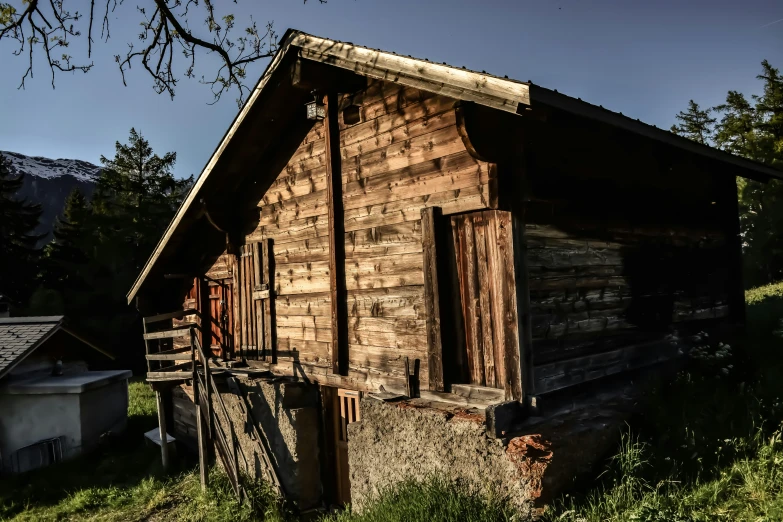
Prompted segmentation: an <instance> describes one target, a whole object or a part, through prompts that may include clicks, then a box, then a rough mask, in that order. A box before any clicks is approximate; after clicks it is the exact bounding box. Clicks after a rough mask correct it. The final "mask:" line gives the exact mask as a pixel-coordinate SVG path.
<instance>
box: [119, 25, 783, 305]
mask: <svg viewBox="0 0 783 522" xmlns="http://www.w3.org/2000/svg"><path fill="white" fill-rule="evenodd" d="M290 53H296V54H297V55H298V56H299V57H301V58H306V59H308V60H312V61H315V62H320V63H323V64H328V65H332V66H334V67H338V68H341V69H345V70H348V71H352V72H354V73H356V74H359V75H362V76H367V77H370V78H375V79H380V80H385V81H389V82H394V83H399V84H402V85H406V86H409V87H415V88H418V89H421V90H424V91H430V92H435V93H439V94H442V95H444V96H449V97H452V98H455V99H458V100H463V101H468V102H473V103H476V104H479V105H484V106H486V107H490V108H493V109H496V110H500V111H504V112H509V113H514V114H521V113H523V112H524V111H525V109H526V108H528V107H535V106H538V105H540V106H548V107H553V108H556V109H559V110H562V111H565V112H568V113H571V114H574V115H577V116H580V117H584V118H586V119H589V120H593V121H597V122H600V123H604V124H607V125H611V126H613V127H617V128H621V129H623V130H626V131H628V132H631V133H634V134H637V135H640V136H643V137H646V138H648V139H652V140H656V141H659V142H663V143H666V144H668V145H670V146H673V147H675V148H678V149H682V150H685V151H688V152H691V153H694V154H696V155H698V156H702V157H705V158H710V159H712V160H715V161H719V162H722V163H724V164H727V165H730V166H732V167H734V168H736V169H737V170H738V172H737V175H740V176H747V177H754V178H761V179H769V178H772V177H774V178H779V179H783V172H781V171H779V170H776V169H774V168H772V167H769V166H767V165H764V164H761V163H758V162H755V161H751V160H748V159H745V158H741V157H738V156H734V155H732V154H729V153H727V152H724V151H721V150H718V149H714V148H712V147H709V146H706V145H702V144H699V143H696V142H694V141H692V140H689V139H687V138H683V137H681V136H677V135H675V134H673V133H671V132H669V131H667V130H664V129H659V128H657V127H655V126H653V125H648V124H646V123H643V122H641V121H640V120H638V119H633V118H630V117H628V116H625V115H623V114H621V113H617V112H613V111H610V110H608V109H605V108H603V107H601V106H596V105H592V104H590V103H587V102H584V101H582V100H581V99H577V98H573V97H570V96H567V95H565V94H562V93H558V92H557V91H556V90H551V89H547V88H545V87H541V86H539V85H535V84H533V83H532V82H522V81H518V80H513V79H510V78H507V77H504V78H501V77H499V76H495V75H492V74H488V73H486V72H483V71H482V72H477V71H472V70H468V69H465V68H464V67H462V68H459V67H454V66H450V65H447V64H445V63H443V64H439V63H435V62H431V61H429V60H427V59H420V58H413V57H410V56H402V55H398V54H396V53H393V52H388V51H382V50H379V49H372V48H368V47H362V46H359V45H355V44H353V43H350V42H341V41H338V40H330V39H327V38H321V37H318V36H314V35H311V34H307V33H304V32H302V31H297V30H293V29H289V30H288V31H286V33H285V34H284V35H283V37H282V38H281V44H280V47H279V49H278V51H277V53H276V54H275V56H274V57H273V58H272V60H271V61H270V63H269V64H268V66H267V68H266V70H265V71H264V73H263V74H262V75H261V78H260V79H259V81H258V83H257V84H256V86H255V87H254V88H253V90H252V92H251V93H250V95H249V96H248V98H247V101H246V102H245V104H244V105H243V106H242V108H241V109H240V110H239V113H238V114H237V116H236V118H235V119H234V121H233V123H232V124H231V126H230V127H229V129H228V130H227V131H226V133H225V135H224V136H223V139H222V140H221V141H220V143H219V144H218V146H217V148H216V149H215V152H214V153H213V154H212V156H211V157H210V159H209V161H208V162H207V164H206V166H205V167H204V169H203V170H202V172H201V174H200V175H199V177H198V179H197V180H196V183H195V184H194V185H193V187H192V188H191V190H190V192H189V193H188V195H187V196H186V198H185V200H184V201H183V203H182V205H181V206H180V208H179V209H178V210H177V213H176V215H175V216H174V218H173V219H172V221H171V223H170V224H169V226H168V228H167V229H166V231H165V232H164V234H163V236H162V238H161V239H160V241H159V243H158V245H157V247H156V248H155V250H154V251H153V253H152V254H151V256H150V258H149V260H148V261H147V263H146V264H145V266H144V268H143V269H142V271H141V273H140V274H139V276H138V278H137V279H136V281H135V283H134V284H133V287H132V288H131V289H130V291H129V292H128V295H127V298H128V303H130V302H131V301H132V300H133V298H134V297H135V296H136V295H137V293H138V292H139V290H140V289H141V287H142V285H143V284H144V281H145V280H146V278H147V276H148V275H149V273H150V270H151V269H152V267H153V266H154V265H155V264H156V263H157V262H158V260H159V259H160V258H161V256H162V255H163V254H164V251H165V250H166V246H167V244H168V243H169V241H170V239H171V238H172V236H174V235H175V234H177V233H178V232H179V230H178V229H179V228H180V225H181V224H182V220H183V217H184V216H185V215H186V214H187V213H189V212H196V211H197V210H196V209H194V208H193V207H196V206H197V205H194V203H195V202H196V201H197V200H198V199H199V197H200V194H201V190H202V188H203V186H204V183H205V181H206V180H207V178H208V177H209V176H210V175H212V172H213V171H215V170H218V171H219V170H220V165H221V157H222V156H223V153H224V152H225V150H226V148H227V145H228V144H229V142H230V141H231V140H232V139H233V138H234V137H235V136H236V135H237V133H238V132H242V130H243V125H242V124H243V121H244V120H245V118H246V116H247V115H248V113H249V112H250V109H251V108H252V107H253V105H254V104H255V103H256V101H257V100H258V99H259V96H260V94H261V93H262V92H263V91H264V89H265V88H266V87H267V84H270V78H271V77H272V75H273V73H274V72H275V71H276V70H277V69H278V67H279V66H280V65H281V63H282V62H283V59H284V58H285V57H286V56H287V55H289V54H290ZM245 127H247V125H245Z"/></svg>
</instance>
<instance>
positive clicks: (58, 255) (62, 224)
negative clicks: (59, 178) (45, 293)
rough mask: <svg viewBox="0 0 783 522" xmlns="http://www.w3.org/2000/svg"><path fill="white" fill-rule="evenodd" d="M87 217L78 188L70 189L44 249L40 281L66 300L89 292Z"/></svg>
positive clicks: (90, 236)
mask: <svg viewBox="0 0 783 522" xmlns="http://www.w3.org/2000/svg"><path fill="white" fill-rule="evenodd" d="M91 218H92V211H91V209H90V206H89V203H88V201H87V198H85V197H84V194H82V193H81V191H79V189H78V188H77V189H74V190H73V191H72V192H71V193H70V194H69V195H68V198H67V199H66V200H65V208H64V210H63V215H62V216H60V217H58V218H57V222H56V223H55V227H54V233H53V238H52V241H51V242H50V243H49V244H48V245H47V246H46V248H45V250H44V263H43V269H44V270H43V273H42V282H43V284H44V286H45V287H46V288H48V289H51V290H55V291H57V292H59V293H60V295H61V296H67V297H69V298H70V299H68V300H67V301H72V300H73V299H72V297H74V296H75V295H78V294H81V293H84V292H89V291H90V285H89V283H88V280H89V273H90V270H91V267H90V263H89V261H90V257H89V255H88V252H89V251H90V249H91V248H93V247H94V245H93V243H94V241H95V239H94V237H93V234H92V227H93V223H92V219H91ZM64 301H65V300H64ZM69 305H70V306H69ZM65 307H66V308H73V303H71V302H68V303H66V304H65Z"/></svg>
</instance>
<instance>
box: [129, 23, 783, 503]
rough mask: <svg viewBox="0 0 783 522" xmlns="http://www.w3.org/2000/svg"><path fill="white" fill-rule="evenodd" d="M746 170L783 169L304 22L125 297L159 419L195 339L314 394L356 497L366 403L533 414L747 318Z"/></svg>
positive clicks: (331, 452)
mask: <svg viewBox="0 0 783 522" xmlns="http://www.w3.org/2000/svg"><path fill="white" fill-rule="evenodd" d="M737 176H745V177H748V178H753V179H758V180H768V179H770V178H780V177H781V173H780V172H779V171H777V170H773V169H771V168H769V167H767V166H764V165H760V164H757V163H754V162H751V161H748V160H745V159H742V158H739V157H735V156H732V155H729V154H727V153H724V152H721V151H718V150H715V149H712V148H709V147H706V146H703V145H700V144H697V143H694V142H692V141H689V140H686V139H684V138H681V137H678V136H675V135H673V134H671V133H669V132H667V131H665V130H662V129H658V128H655V127H653V126H650V125H647V124H644V123H642V122H640V121H638V120H635V119H632V118H630V117H626V116H623V115H621V114H617V113H614V112H611V111H609V110H606V109H603V108H601V107H597V106H595V105H591V104H589V103H587V102H584V101H581V100H578V99H575V98H571V97H569V96H566V95H564V94H560V93H558V92H557V91H553V90H549V89H546V88H544V87H541V86H538V85H534V84H532V83H530V82H519V81H515V80H510V79H507V78H500V77H497V76H493V75H490V74H487V73H484V72H481V73H479V72H474V71H468V70H465V69H464V68H457V67H451V66H448V65H445V64H436V63H433V62H430V61H428V60H421V59H415V58H410V57H404V56H399V55H396V54H394V53H389V52H384V51H379V50H374V49H368V48H365V47H360V46H358V45H354V44H351V43H344V42H338V41H334V40H329V39H325V38H319V37H316V36H312V35H308V34H304V33H302V32H298V31H293V30H290V31H288V32H287V33H286V34H285V35H284V36H283V38H282V40H281V45H280V49H279V51H278V53H277V54H276V55H275V57H274V58H273V59H272V61H271V63H270V64H269V66H268V68H267V70H266V71H265V72H264V74H263V76H262V77H261V79H260V81H259V82H258V84H257V85H256V86H255V88H254V89H253V91H252V93H251V94H250V95H249V97H248V100H247V102H246V103H245V105H244V106H243V107H242V109H241V110H240V112H239V114H238V115H237V117H236V119H235V120H234V122H233V123H232V125H231V127H230V128H229V129H228V131H227V132H226V134H225V136H224V138H223V139H222V140H221V141H220V143H219V144H218V146H217V148H216V150H215V152H214V154H213V155H212V157H211V158H210V160H209V162H208V163H207V165H206V167H205V168H204V170H203V172H202V173H201V175H200V176H199V178H198V180H197V181H196V183H195V186H194V187H193V189H192V190H191V191H190V193H189V194H188V196H187V198H186V200H185V201H184V203H183V204H182V206H181V207H180V209H179V210H178V212H177V214H176V216H175V218H174V219H173V221H172V222H171V224H170V225H169V227H168V228H167V230H166V231H165V233H164V235H163V237H162V238H161V240H160V243H159V244H158V247H157V248H156V249H155V251H154V253H153V254H152V256H151V257H150V259H149V261H148V262H147V264H146V266H145V267H144V269H143V270H142V272H141V274H140V275H139V278H138V280H137V281H136V283H135V284H134V286H133V288H132V289H131V291H130V293H129V294H128V301H129V303H134V304H135V305H136V306H137V307H138V309H139V310H140V311H141V312H142V313H143V314H144V315H145V316H148V317H149V318H150V321H148V322H147V328H148V329H147V331H146V337H147V339H148V345H149V346H150V348H149V351H148V353H150V359H151V363H150V364H151V367H150V374H149V379H150V380H151V381H153V382H155V383H156V387H157V389H158V390H159V391H160V393H161V394H162V397H163V398H162V399H161V404H166V400H168V401H171V400H174V401H175V402H176V401H178V400H184V401H186V402H187V401H188V400H196V401H197V402H198V396H199V395H198V393H196V394H195V397H196V399H193V397H194V395H193V393H194V392H193V391H192V389H191V388H188V386H190V384H191V382H193V381H194V380H198V379H200V377H198V376H197V374H198V371H197V369H196V367H197V366H198V365H199V361H200V360H201V356H199V353H198V351H194V352H193V353H194V355H193V357H192V358H191V350H190V348H188V346H189V344H188V343H194V342H195V343H197V344H198V345H199V347H200V348H201V349H203V352H202V354H207V355H206V357H207V359H211V362H209V361H207V362H206V364H205V361H201V364H202V368H203V367H207V368H209V367H212V369H213V370H215V369H216V368H217V369H220V370H221V371H223V372H224V373H225V372H227V374H231V375H239V374H241V373H242V372H244V375H245V376H248V375H249V376H251V377H252V372H261V373H259V375H264V376H266V378H268V379H274V378H278V379H279V378H281V377H287V378H288V380H287V381H285V382H294V381H297V382H301V383H307V384H308V385H311V386H315V387H316V388H317V390H318V393H317V399H316V402H317V404H318V405H320V406H319V407H321V408H322V409H321V410H319V411H321V412H322V414H323V416H324V418H325V419H326V420H325V421H324V422H325V423H324V424H323V425H322V427H323V426H325V427H323V430H325V433H323V434H322V435H321V439H320V440H321V442H320V445H321V446H320V447H321V454H320V456H319V457H318V458H319V459H320V465H321V468H322V469H321V474H322V477H327V476H328V474H327V472H326V471H324V470H325V469H332V470H336V471H334V473H336V474H337V475H336V476H337V478H336V479H335V480H332V479H328V478H324V479H323V483H324V488H328V484H327V483H329V482H334V483H335V484H337V489H338V490H339V491H338V492H337V493H336V494H335V496H334V498H337V499H338V500H342V501H344V500H347V499H348V498H349V497H348V493H347V489H346V488H347V487H348V486H347V481H348V478H347V477H348V475H347V471H346V469H347V467H348V465H349V463H348V461H349V459H348V457H347V454H348V453H347V450H345V447H346V446H350V444H348V443H347V438H348V434H349V433H350V430H347V425H348V424H350V423H352V422H354V421H357V420H360V419H361V408H360V402H359V401H358V397H359V396H360V395H361V394H375V395H376V396H378V397H381V398H383V397H392V396H396V395H401V396H406V397H419V398H423V399H429V400H435V401H439V402H444V403H450V404H456V405H462V406H464V407H466V408H470V407H478V408H479V410H482V409H483V408H486V407H487V406H488V405H491V404H493V403H503V402H508V401H513V402H514V403H517V404H521V405H523V406H524V405H532V404H534V403H536V401H540V400H541V399H542V397H546V396H547V395H548V394H553V393H560V394H563V393H565V394H568V393H569V390H570V389H572V387H578V386H580V385H583V384H584V383H586V382H599V383H600V382H601V379H605V378H606V377H608V376H611V375H615V374H620V373H622V372H628V371H640V370H641V371H644V370H643V369H644V368H648V367H649V368H656V367H657V366H656V365H657V364H658V363H661V362H663V361H667V360H670V359H672V358H674V357H676V356H677V355H678V353H679V352H680V351H681V347H679V346H678V342H679V340H681V339H684V338H685V337H686V336H687V335H689V334H690V333H692V332H697V331H700V330H704V329H706V328H709V327H711V326H713V325H716V324H725V325H737V324H741V323H742V321H743V318H744V308H743V302H744V300H743V285H742V280H741V263H742V259H741V239H740V236H739V222H738V213H737V189H736V182H735V179H736V177H737ZM171 319H173V320H174V323H173V324H172V323H170V322H166V328H171V329H164V330H163V331H162V332H163V333H160V332H153V330H152V328H153V323H155V324H159V323H160V321H161V320H165V321H168V320H171ZM182 321H184V323H183V322H182ZM177 325H179V326H177ZM187 329H190V330H192V331H193V332H194V333H193V339H192V340H191V339H190V338H188V337H184V338H183V339H184V344H183V340H182V339H180V341H176V340H175V341H174V342H173V344H166V343H163V342H160V343H158V344H160V345H161V346H160V347H157V345H156V343H155V342H154V340H155V339H167V338H168V337H166V335H168V334H166V332H169V334H171V335H181V334H182V332H183V331H185V330H187ZM172 332H173V333H172ZM177 332H179V333H177ZM177 342H179V343H180V344H177ZM159 350H162V351H159ZM155 354H158V355H157V356H156V355H155ZM194 361H195V362H194ZM166 365H168V366H166ZM199 371H201V370H199ZM648 371H652V370H648ZM191 372H192V375H191ZM199 382H201V383H202V384H201V386H202V387H207V388H209V384H208V383H205V382H204V381H199ZM270 382H271V381H270ZM182 390H185V391H182ZM166 397H168V399H166ZM172 397H173V399H172ZM202 400H204V399H202ZM210 400H214V396H213V398H212V399H210ZM191 404H192V403H191ZM212 407H215V408H216V406H214V405H212ZM250 409H251V410H252V409H253V408H250ZM174 410H175V411H174V415H176V414H177V411H180V410H182V408H174ZM522 410H524V408H522ZM199 411H201V410H200V409H199ZM205 411H206V410H205ZM169 415H171V413H169ZM198 415H199V414H198V413H197V414H196V417H197V416H198ZM163 417H164V418H162V425H163V424H164V423H165V422H166V419H165V415H163ZM190 418H193V415H190ZM168 422H169V426H171V423H172V421H171V418H169V421H168ZM210 422H211V421H210ZM259 422H260V421H259ZM330 423H332V424H333V427H332V428H329V427H328V426H329V425H330ZM180 424H182V423H180ZM189 426H191V427H190V428H188V427H186V426H184V425H183V426H182V427H181V431H182V430H185V431H187V430H188V429H190V430H191V431H190V435H195V433H196V431H194V429H193V428H192V426H193V424H190V425H189ZM164 439H165V437H164ZM385 443H387V444H394V441H393V440H390V441H387V442H385ZM272 460H274V457H273V458H272ZM326 460H330V462H326ZM340 470H342V471H340ZM229 471H230V470H229ZM340 473H342V475H341V474H340ZM333 476H334V475H333ZM352 476H353V475H352Z"/></svg>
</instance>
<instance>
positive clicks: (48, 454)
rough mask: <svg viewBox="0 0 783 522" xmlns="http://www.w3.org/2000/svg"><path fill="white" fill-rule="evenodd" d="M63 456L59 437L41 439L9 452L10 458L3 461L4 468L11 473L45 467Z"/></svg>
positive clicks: (58, 460)
mask: <svg viewBox="0 0 783 522" xmlns="http://www.w3.org/2000/svg"><path fill="white" fill-rule="evenodd" d="M62 458H63V451H62V445H61V442H60V438H54V439H48V440H42V441H40V442H36V443H35V444H31V445H30V446H26V447H24V448H21V449H19V450H17V451H15V452H14V453H12V454H11V458H10V459H9V460H8V461H7V462H4V463H3V464H4V466H3V468H4V470H5V471H8V472H11V473H24V472H25V471H30V470H33V469H38V468H45V467H46V466H50V465H52V464H54V463H55V462H60V461H61V460H62Z"/></svg>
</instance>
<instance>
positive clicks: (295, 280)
mask: <svg viewBox="0 0 783 522" xmlns="http://www.w3.org/2000/svg"><path fill="white" fill-rule="evenodd" d="M331 274H332V270H331V267H330V264H329V262H327V261H318V262H312V263H285V264H283V263H281V264H278V265H277V266H276V267H275V278H276V279H275V283H276V285H277V286H276V287H275V295H276V296H286V295H291V294H313V293H319V292H328V291H330V284H331Z"/></svg>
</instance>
